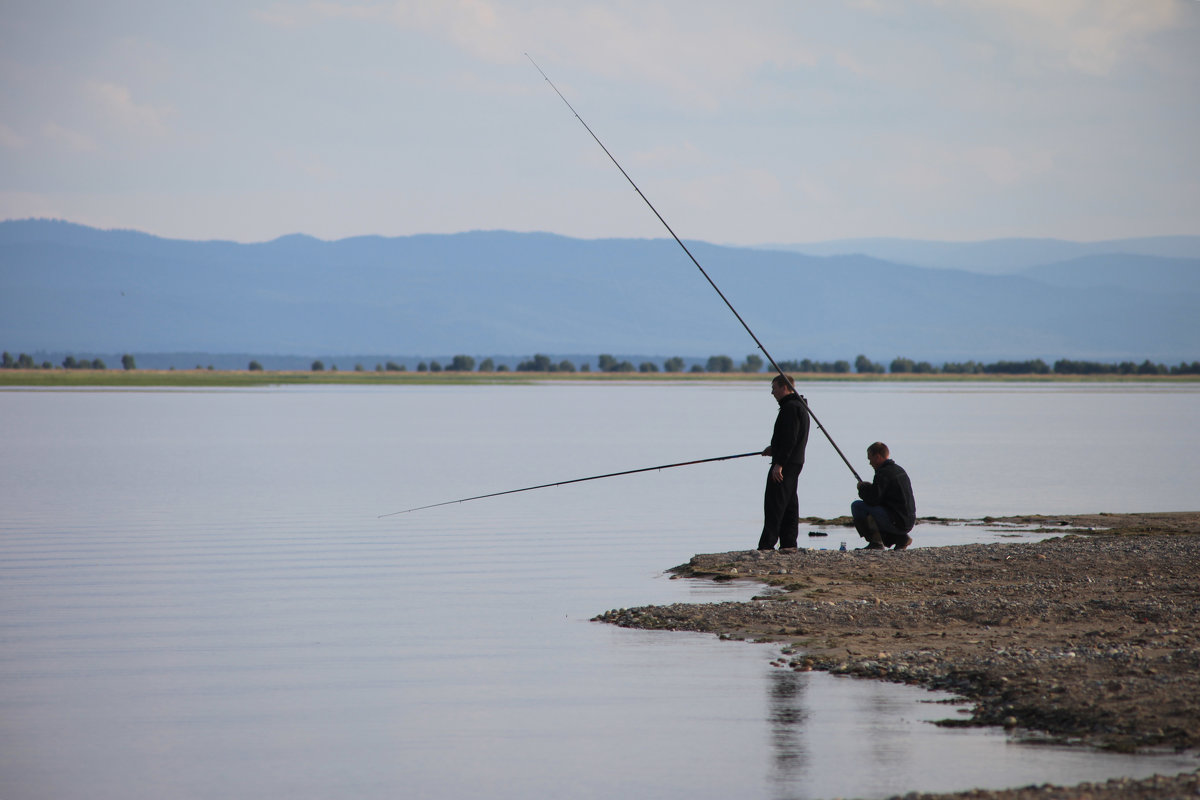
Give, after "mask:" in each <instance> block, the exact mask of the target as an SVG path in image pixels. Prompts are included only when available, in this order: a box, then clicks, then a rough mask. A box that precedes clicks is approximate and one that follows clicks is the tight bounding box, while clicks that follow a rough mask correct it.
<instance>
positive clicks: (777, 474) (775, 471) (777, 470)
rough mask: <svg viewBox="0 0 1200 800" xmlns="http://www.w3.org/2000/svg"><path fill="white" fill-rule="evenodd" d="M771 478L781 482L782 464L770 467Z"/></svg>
mask: <svg viewBox="0 0 1200 800" xmlns="http://www.w3.org/2000/svg"><path fill="white" fill-rule="evenodd" d="M771 480H773V481H775V482H776V483H783V464H776V465H774V466H773V467H771Z"/></svg>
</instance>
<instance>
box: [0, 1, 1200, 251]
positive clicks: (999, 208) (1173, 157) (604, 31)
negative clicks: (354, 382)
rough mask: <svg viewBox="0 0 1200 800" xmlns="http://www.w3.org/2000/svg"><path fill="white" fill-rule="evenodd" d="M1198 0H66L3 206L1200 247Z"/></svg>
mask: <svg viewBox="0 0 1200 800" xmlns="http://www.w3.org/2000/svg"><path fill="white" fill-rule="evenodd" d="M1198 39H1200V2H1196V1H1195V0H1138V2H1129V0H1056V2H1054V3H1043V2H1037V1H1036V0H979V2H972V3H963V2H957V1H955V0H898V2H878V1H877V0H843V2H828V3H824V2H822V3H816V2H813V3H808V2H790V1H788V0H761V1H760V2H756V3H753V4H736V5H735V4H730V3H725V2H715V1H714V0H692V1H691V2H684V1H683V0H669V1H666V0H642V1H641V2H625V0H611V1H609V2H580V3H557V2H547V1H543V0H528V1H526V0H444V1H443V2H432V3H431V2H422V1H421V0H411V1H408V2H331V1H330V0H323V1H321V2H290V1H289V0H278V1H275V2H253V0H251V1H250V2H235V1H234V0H214V2H212V3H208V4H201V5H197V4H184V3H177V2H165V3H163V2H152V1H151V0H114V2H112V3H104V4H76V3H65V2H63V1H62V0H49V2H46V3H39V4H21V5H19V6H16V7H12V8H8V9H6V11H5V14H4V15H3V16H0V218H20V217H25V216H33V215H38V216H44V215H52V216H59V217H62V218H66V219H71V220H74V221H78V222H83V223H87V224H95V225H100V226H105V227H107V226H113V227H126V228H136V229H141V230H146V231H149V232H152V233H156V234H160V235H165V236H178V237H186V238H229V239H237V240H242V241H259V240H264V239H269V238H273V237H275V236H278V235H282V234H286V233H291V232H305V233H310V234H313V235H316V236H321V237H324V238H338V237H343V236H351V235H358V234H383V235H402V234H409V233H420V232H451V231H461V230H471V229H481V228H508V229H513V230H550V231H555V232H560V233H564V234H567V235H575V236H586V237H593V236H662V235H665V231H663V230H662V228H661V227H660V226H659V225H658V222H657V221H656V220H655V219H654V218H653V217H652V216H651V215H650V214H649V212H648V211H647V210H646V209H645V208H644V206H641V205H640V200H638V199H637V197H636V195H633V194H632V193H631V191H630V189H629V187H628V185H627V184H625V183H624V179H623V178H622V177H621V176H620V174H619V173H617V172H616V170H615V169H614V168H613V167H612V165H611V164H610V163H608V161H607V158H606V157H605V156H604V154H603V152H602V151H600V150H599V148H597V147H596V145H595V143H594V142H593V141H592V140H591V138H590V137H589V136H588V135H587V133H586V131H584V130H583V129H582V127H580V126H579V124H578V122H577V121H575V120H574V119H573V118H572V116H571V114H570V112H569V111H568V110H567V109H566V107H565V106H563V105H562V103H561V101H560V100H559V99H558V98H557V97H556V96H555V95H554V94H553V92H552V91H551V90H550V88H549V87H548V86H546V85H545V83H544V82H543V81H542V79H541V77H540V76H539V75H538V74H537V72H536V71H535V70H534V69H533V67H532V65H531V64H529V62H528V61H527V60H526V58H525V55H524V54H525V53H526V52H528V53H529V54H530V55H532V56H533V57H534V58H535V59H537V61H538V63H539V64H540V65H541V66H542V68H543V69H545V70H546V71H547V73H548V74H549V75H550V77H551V79H553V80H554V81H555V84H556V85H557V86H558V87H559V88H560V89H561V90H562V91H563V92H564V94H565V95H566V96H567V98H568V99H569V100H570V101H571V103H572V105H574V106H575V108H576V109H577V110H578V111H579V113H580V114H581V115H582V116H583V118H584V119H585V120H587V122H588V124H589V125H590V126H591V127H592V128H593V129H594V130H595V131H596V133H597V134H598V135H599V136H600V137H601V138H602V139H603V140H604V141H605V144H606V145H607V146H608V147H609V149H610V150H612V152H613V154H614V155H615V156H616V157H617V158H618V160H620V161H621V162H622V164H623V166H625V167H626V168H627V169H629V170H630V171H631V175H632V177H633V178H634V180H636V181H637V182H638V184H639V186H640V187H641V188H642V189H643V191H645V192H646V194H647V196H649V197H650V198H651V200H652V201H653V202H654V203H655V205H656V206H657V207H658V208H659V210H660V211H661V212H662V213H663V215H664V216H665V217H666V218H667V219H668V221H670V222H671V224H672V227H673V228H675V229H676V231H677V232H678V233H680V235H682V236H686V237H691V238H702V239H708V240H711V241H718V242H729V243H759V242H787V241H815V240H821V239H829V238H838V237H857V236H909V237H922V238H938V239H959V240H961V239H978V238H991V237H999V236H1057V237H1064V238H1076V239H1098V238H1112V237H1117V236H1136V235H1154V234H1170V233H1191V234H1200V214H1198V213H1197V211H1198V210H1200V159H1196V158H1195V157H1194V155H1193V153H1194V149H1195V148H1194V142H1195V141H1200V110H1198V108H1197V104H1196V103H1195V97H1196V93H1195V87H1196V86H1197V85H1198V83H1200V55H1198V53H1200V46H1198V45H1200V41H1198Z"/></svg>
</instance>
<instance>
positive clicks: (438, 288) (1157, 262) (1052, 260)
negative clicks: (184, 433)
mask: <svg viewBox="0 0 1200 800" xmlns="http://www.w3.org/2000/svg"><path fill="white" fill-rule="evenodd" d="M688 246H689V248H690V249H691V250H692V252H693V254H694V255H695V256H696V258H697V259H698V260H699V261H700V263H701V264H703V265H704V267H705V269H706V270H707V271H708V273H709V274H710V275H711V276H712V279H713V280H714V281H715V282H716V284H717V285H718V286H719V287H721V290H722V291H723V292H724V293H725V295H726V296H727V297H728V298H729V300H730V302H731V303H732V304H733V305H734V307H735V308H737V309H738V311H739V312H740V313H741V315H742V317H743V318H744V319H745V320H746V322H747V323H748V324H749V325H750V327H751V328H753V329H754V331H755V333H756V334H758V337H759V339H760V340H761V341H762V342H763V344H764V345H766V347H767V348H768V349H769V350H770V351H771V354H772V355H773V356H775V357H776V358H777V359H779V360H784V359H800V358H813V359H817V360H831V359H847V360H850V361H853V359H854V357H855V356H856V355H857V354H859V353H863V354H866V355H867V356H868V357H870V358H872V359H874V360H877V361H884V362H887V361H890V360H891V359H892V358H893V357H895V356H906V357H909V358H914V359H918V360H929V361H932V362H934V363H940V362H942V361H947V360H949V361H965V360H969V359H974V360H977V361H994V360H998V359H1028V358H1044V359H1047V360H1053V359H1057V358H1072V359H1089V360H1102V361H1114V360H1130V359H1132V360H1137V361H1141V360H1143V359H1146V358H1149V359H1151V360H1154V361H1161V362H1165V363H1177V362H1178V361H1182V360H1186V361H1193V360H1196V359H1197V358H1200V314H1198V313H1197V309H1198V308H1200V237H1161V238H1156V239H1129V240H1117V241H1111V242H1100V243H1075V242H1064V241H1059V240H1016V239H1013V240H997V241H993V242H978V243H938V242H916V241H910V240H893V239H869V240H856V241H844V242H827V243H821V244H817V245H781V246H776V247H774V248H746V247H724V246H718V245H712V244H707V243H703V242H691V243H689V245H688ZM798 250H803V252H797V251H798ZM0 349H5V350H8V351H10V352H14V353H16V352H18V351H20V352H34V351H43V352H46V351H50V352H53V351H65V352H94V353H104V352H112V353H120V352H131V353H164V352H190V353H260V354H297V355H312V356H321V355H327V354H344V353H381V354H393V355H395V356H405V355H407V356H422V355H424V356H431V357H439V356H449V355H451V354H457V353H462V354H469V355H472V356H475V357H480V356H485V355H496V354H508V355H514V356H521V355H531V354H533V353H548V354H561V353H593V354H594V353H614V354H619V353H645V354H656V355H661V356H673V355H679V356H684V357H693V358H704V357H706V356H708V355H713V354H728V355H731V356H733V357H734V358H735V359H738V360H740V359H741V358H742V357H744V356H745V354H747V353H751V352H754V350H755V347H754V343H753V341H752V340H751V339H750V337H749V336H748V335H747V334H746V332H745V331H744V330H743V329H742V327H741V326H740V325H739V324H738V322H737V320H736V319H735V318H734V317H733V315H732V314H730V313H729V311H728V309H727V308H726V307H725V305H724V304H723V303H722V302H721V299H720V298H719V297H718V296H717V294H716V293H715V292H714V291H713V290H712V288H711V287H710V286H709V285H708V283H707V282H706V281H705V280H704V278H703V276H702V275H700V273H699V272H698V271H697V270H696V268H695V266H694V265H693V264H692V263H691V262H690V261H689V260H688V259H687V257H686V255H685V254H684V253H683V251H682V250H681V249H680V248H679V247H678V245H677V244H676V243H675V242H674V241H672V240H669V239H657V240H631V239H603V240H581V239H571V238H567V237H563V236H556V235H552V234H544V233H512V232H505V231H487V232H483V231H480V232H471V233H460V234H449V235H418V236H405V237H397V238H384V237H377V236H364V237H355V238H350V239H342V240H339V241H333V242H327V241H321V240H317V239H313V238H310V237H307V236H302V235H294V236H285V237H282V238H280V239H276V240H274V241H271V242H264V243H259V244H237V243H232V242H219V241H210V242H194V241H181V240H171V239H162V238H158V237H154V236H150V235H147V234H143V233H137V232H132V231H102V230H96V229H93V228H88V227H84V226H81V225H75V224H72V223H68V222H61V221H48V220H22V221H8V222H2V223H0ZM181 366H183V365H181ZM186 366H193V365H191V364H188V365H186ZM343 368H345V367H344V366H343Z"/></svg>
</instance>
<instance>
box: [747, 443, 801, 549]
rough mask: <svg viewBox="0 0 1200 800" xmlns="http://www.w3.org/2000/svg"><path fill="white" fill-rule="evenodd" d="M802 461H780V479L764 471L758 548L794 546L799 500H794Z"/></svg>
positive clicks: (797, 528)
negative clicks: (781, 476) (760, 530)
mask: <svg viewBox="0 0 1200 800" xmlns="http://www.w3.org/2000/svg"><path fill="white" fill-rule="evenodd" d="M802 469H804V465H803V464H784V465H783V480H781V481H779V482H778V483H776V482H775V481H773V480H771V474H770V473H769V472H768V473H767V489H766V491H765V492H764V493H763V520H764V522H763V532H762V536H761V537H759V539H758V549H759V550H774V549H775V543H776V542H778V543H779V546H780V547H781V548H783V547H795V546H796V540H797V539H798V538H799V536H800V503H799V501H797V500H796V484H797V483H798V482H799V479H800V470H802Z"/></svg>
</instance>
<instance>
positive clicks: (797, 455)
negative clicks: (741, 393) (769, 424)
mask: <svg viewBox="0 0 1200 800" xmlns="http://www.w3.org/2000/svg"><path fill="white" fill-rule="evenodd" d="M794 387H795V383H794V382H793V381H792V379H791V377H790V376H788V375H783V374H779V375H776V376H775V378H774V380H772V381H771V395H772V396H773V397H774V398H775V400H776V401H778V403H779V415H778V416H776V417H775V430H774V432H773V433H772V434H771V444H770V446H768V447H767V449H766V450H763V453H762V454H763V455H764V456H770V457H771V471H770V472H769V473H768V474H767V489H766V492H765V493H764V495H763V532H762V536H761V537H759V540H758V549H759V550H774V549H775V543H776V542H778V543H779V549H780V550H795V549H796V539H797V538H798V536H799V534H800V503H799V501H798V500H797V499H796V483H797V481H798V479H799V478H800V470H802V469H804V448H805V446H806V445H807V444H808V427H809V425H808V407H807V406H806V405H805V403H804V398H802V397H801V396H800V395H798V394H796V390H795V388H794Z"/></svg>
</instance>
